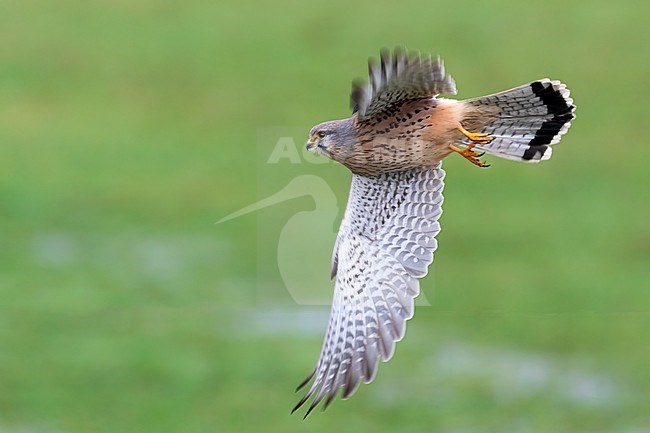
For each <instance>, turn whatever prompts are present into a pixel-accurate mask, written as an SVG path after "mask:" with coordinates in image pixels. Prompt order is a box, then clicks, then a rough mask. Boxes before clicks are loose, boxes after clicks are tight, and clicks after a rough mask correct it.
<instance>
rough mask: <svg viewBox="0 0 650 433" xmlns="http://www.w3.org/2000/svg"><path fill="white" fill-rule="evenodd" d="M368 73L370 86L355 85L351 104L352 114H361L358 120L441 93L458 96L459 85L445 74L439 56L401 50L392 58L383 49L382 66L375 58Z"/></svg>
mask: <svg viewBox="0 0 650 433" xmlns="http://www.w3.org/2000/svg"><path fill="white" fill-rule="evenodd" d="M368 73H369V75H370V83H368V84H365V83H362V82H358V81H355V82H353V83H352V93H351V95H350V101H351V105H352V107H353V109H352V110H353V112H357V111H358V112H359V120H365V119H368V118H370V117H372V116H374V115H376V114H378V113H382V112H384V111H387V110H389V109H390V107H392V106H394V105H399V104H402V103H404V102H406V101H412V100H416V99H421V98H427V97H431V96H433V95H438V94H441V93H451V94H456V83H454V80H453V78H451V76H449V75H445V68H444V66H443V64H442V60H440V57H436V58H435V59H431V57H430V56H421V55H420V53H419V52H413V53H409V54H407V53H406V52H405V51H404V50H402V49H400V48H395V51H393V53H392V55H391V53H390V52H389V51H388V50H386V49H384V50H382V51H381V59H380V61H379V64H377V63H376V62H375V61H374V60H373V59H370V60H369V61H368Z"/></svg>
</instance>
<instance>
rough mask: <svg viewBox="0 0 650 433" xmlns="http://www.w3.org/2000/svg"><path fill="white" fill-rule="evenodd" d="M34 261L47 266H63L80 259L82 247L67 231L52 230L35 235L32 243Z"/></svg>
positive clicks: (72, 263)
mask: <svg viewBox="0 0 650 433" xmlns="http://www.w3.org/2000/svg"><path fill="white" fill-rule="evenodd" d="M31 250H32V256H33V258H34V261H35V262H36V263H37V264H39V265H41V266H45V267H51V268H62V267H66V266H71V265H74V264H76V263H77V262H78V261H79V256H80V254H81V248H80V247H79V244H78V242H77V241H76V239H75V238H74V237H73V236H71V235H70V234H67V233H62V232H52V233H44V234H41V235H38V236H36V237H34V239H33V240H32V245H31Z"/></svg>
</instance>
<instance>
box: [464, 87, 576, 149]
mask: <svg viewBox="0 0 650 433" xmlns="http://www.w3.org/2000/svg"><path fill="white" fill-rule="evenodd" d="M463 102H464V103H465V104H467V105H466V107H465V113H466V115H465V119H464V120H463V121H462V123H463V126H464V127H465V129H467V130H470V131H473V132H483V133H486V134H488V135H489V136H491V137H493V140H492V141H490V142H489V143H487V144H475V147H474V149H475V150H481V151H484V152H486V153H488V154H491V155H494V156H498V157H500V158H505V159H510V160H514V161H523V162H539V161H545V160H547V159H549V158H550V157H551V152H552V151H551V148H550V146H551V145H553V144H556V143H558V142H559V141H560V138H561V136H562V135H564V134H565V133H566V132H567V130H568V129H569V126H571V120H572V119H574V118H575V115H574V114H573V112H574V111H575V106H574V105H573V99H571V98H570V97H569V89H567V88H566V86H565V85H564V84H562V83H560V82H559V81H555V80H549V79H548V78H544V79H541V80H537V81H534V82H532V83H530V84H525V85H523V86H519V87H516V88H514V89H510V90H506V91H504V92H500V93H495V94H494V95H489V96H483V97H480V98H475V99H468V100H466V101H463ZM462 144H465V145H468V144H469V140H468V139H465V141H464V142H462Z"/></svg>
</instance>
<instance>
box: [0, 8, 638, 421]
mask: <svg viewBox="0 0 650 433" xmlns="http://www.w3.org/2000/svg"><path fill="white" fill-rule="evenodd" d="M259 3H260V4H255V5H252V4H246V3H244V2H231V1H219V2H214V1H201V0H192V1H187V2H171V1H154V0H140V1H132V0H129V1H126V0H115V1H105V0H104V1H91V2H88V1H72V0H66V1H58V2H45V1H25V2H1V3H0V431H2V432H138V433H141V432H149V431H150V432H158V433H164V432H211V431H227V432H231V431H232V432H234V431H247V432H248V431H268V432H276V431H277V432H298V431H300V432H306V431H334V430H335V429H339V430H342V431H357V432H365V431H373V432H383V431H386V432H389V431H390V432H394V431H408V432H417V431H427V432H429V431H440V432H483V431H486V432H487V431H498V432H506V431H509V432H533V431H534V432H540V431H548V432H642V431H650V403H649V401H650V368H649V366H650V346H649V344H648V329H649V328H650V308H649V307H650V270H649V268H648V265H649V263H648V262H649V258H650V225H649V224H648V214H649V210H650V205H649V199H650V197H649V195H650V194H649V193H648V187H649V183H650V176H649V170H648V161H650V146H648V144H649V143H648V138H647V133H646V131H645V129H646V126H647V119H646V116H647V113H648V105H647V99H646V98H647V96H648V91H649V90H650V89H649V86H648V75H649V73H650V52H649V49H648V44H647V41H648V31H647V22H646V21H647V19H646V18H647V16H648V13H649V12H650V7H648V5H647V2H641V1H618V2H607V1H593V2H589V3H585V2H578V1H573V2H567V1H549V2H519V1H503V2H495V3H490V2H470V1H464V0H461V1H456V2H435V1H432V2H425V3H421V2H410V1H406V2H394V3H392V4H386V5H379V4H378V3H377V2H370V1H359V2H348V1H334V2H310V3H304V2H289V1H277V2H268V3H265V4H262V2H259ZM397 44H404V45H407V46H408V47H412V48H418V49H420V50H423V51H429V52H432V53H439V54H441V55H442V56H443V58H444V59H445V61H446V65H447V68H448V70H449V72H450V73H451V74H452V75H453V76H454V77H455V79H456V80H457V83H458V86H459V90H460V92H459V95H458V96H459V97H460V98H465V97H472V96H476V95H480V94H486V93H492V92H495V91H498V90H501V89H504V88H508V87H512V86H515V85H518V84H521V83H524V82H527V81H530V80H532V79H535V78H541V77H543V76H550V77H553V78H560V79H562V80H563V81H564V82H566V83H568V84H569V86H570V88H571V90H572V93H573V96H574V98H575V100H576V103H577V105H578V119H577V120H576V121H575V122H574V126H573V127H572V129H571V132H570V133H569V135H568V136H567V137H566V138H565V140H564V141H563V142H562V144H561V145H559V146H558V147H557V148H556V152H555V154H554V158H553V160H552V161H550V162H548V163H545V164H541V165H539V166H525V165H519V164H515V163H510V162H507V161H495V160H491V161H490V162H492V163H493V167H492V168H491V169H489V170H478V169H475V168H474V167H473V166H471V165H470V164H467V163H466V162H464V161H462V160H461V159H460V158H453V157H452V158H449V160H448V161H446V163H445V168H446V169H447V172H448V177H447V184H448V186H447V187H446V191H445V196H446V202H445V214H444V216H443V220H442V223H443V231H442V233H441V234H440V237H439V241H440V249H439V252H438V254H437V256H436V262H435V265H434V272H433V273H432V275H430V276H429V277H427V278H426V279H425V280H424V281H423V284H422V285H423V290H424V293H425V294H426V296H427V298H428V299H429V300H430V301H431V302H432V304H433V305H432V306H431V307H422V308H418V311H417V314H416V319H415V320H413V321H412V322H411V323H410V325H409V332H408V338H406V339H405V341H404V342H402V343H400V344H399V346H398V349H397V354H396V357H395V358H394V360H392V361H391V363H390V364H388V365H383V366H381V368H380V372H379V375H378V378H377V381H376V382H375V383H374V384H372V385H371V386H365V387H362V388H361V389H360V390H359V391H358V393H357V395H356V396H355V397H354V398H353V399H351V400H350V401H347V402H344V403H341V402H338V403H336V404H334V405H333V406H332V407H331V408H330V409H329V410H328V411H327V412H326V413H325V414H320V413H316V414H314V415H313V416H311V417H310V418H309V419H308V420H307V421H305V422H303V421H301V420H300V417H298V416H295V415H294V416H289V409H290V408H291V407H292V406H293V404H294V402H295V401H296V397H297V396H295V395H294V394H292V389H293V387H294V386H295V385H296V384H297V383H298V382H299V381H300V380H301V379H302V377H303V375H304V374H306V373H307V372H308V371H310V369H311V367H312V363H313V362H314V361H315V360H316V356H317V354H318V350H319V348H320V344H321V338H322V332H324V327H325V322H326V314H327V313H326V308H324V307H306V306H301V305H296V303H295V302H294V301H293V300H292V299H291V297H290V296H288V294H287V293H286V290H283V288H282V284H281V279H280V277H279V275H278V269H277V267H278V265H277V261H276V258H275V257H274V256H273V254H267V253H265V252H267V251H271V252H272V251H273V248H274V245H275V244H276V243H277V239H278V236H279V232H280V229H281V228H282V222H281V221H282V219H283V218H284V220H285V221H286V219H287V218H289V217H291V216H292V215H293V214H294V213H295V212H297V211H300V210H308V209H310V207H313V204H310V202H309V200H307V199H304V198H301V199H298V200H292V201H291V202H289V203H287V204H286V205H283V206H279V207H277V208H273V209H266V210H263V211H260V212H259V213H258V214H257V215H250V216H246V217H243V218H241V219H238V220H234V221H231V222H229V223H228V224H222V225H216V226H215V225H214V224H213V223H214V221H216V220H218V219H220V218H221V217H223V216H224V215H226V214H228V213H230V212H232V211H234V210H236V209H239V208H241V207H243V206H246V205H248V204H250V203H253V202H254V201H255V200H257V199H258V198H260V197H263V196H265V195H268V193H269V192H273V191H277V190H279V189H280V188H282V187H283V185H285V184H286V183H287V181H288V180H290V179H291V178H293V177H295V175H297V174H299V173H310V172H313V173H316V174H318V175H319V176H322V177H323V178H324V179H326V180H327V181H328V183H329V184H330V185H331V187H332V189H333V190H334V191H335V192H336V194H337V197H338V199H339V206H341V204H342V203H343V202H344V200H345V197H346V192H347V184H348V181H349V174H348V173H347V172H346V171H345V170H344V169H343V168H341V167H337V166H335V165H334V164H324V165H315V164H301V165H291V164H285V165H282V166H280V165H278V166H270V165H264V164H262V163H260V161H262V160H263V158H264V157H265V156H266V155H268V154H269V152H270V150H269V149H268V147H267V146H266V144H265V143H266V141H264V140H260V138H259V132H260V131H267V130H268V128H278V130H282V129H283V128H285V127H286V128H289V127H291V128H294V129H292V130H295V129H298V130H301V131H304V132H303V134H306V131H307V130H308V128H309V127H310V126H311V125H313V124H315V123H318V122H320V121H323V120H326V119H330V118H338V117H344V116H347V115H348V114H347V113H348V111H347V101H348V91H349V82H350V80H351V78H353V77H356V76H363V74H364V73H365V59H366V58H367V57H368V56H370V55H376V54H377V52H378V49H379V48H380V47H381V46H394V45H397ZM287 125H288V126H287ZM303 139H304V136H298V137H297V138H296V140H303ZM339 213H340V212H339ZM267 222H268V224H267ZM260 227H262V228H263V229H262V230H260ZM327 229H328V230H323V228H322V227H318V226H317V225H314V227H311V235H313V236H317V237H318V236H321V238H322V240H323V242H324V244H325V245H328V244H329V247H328V248H331V241H332V236H333V233H330V232H331V231H332V230H331V228H330V227H327ZM324 231H326V232H327V233H323V232H324ZM319 233H323V234H322V235H319ZM299 241H300V240H299ZM274 242H275V243H274ZM269 245H271V247H269ZM269 248H270V249H269ZM314 249H316V248H314ZM321 249H322V248H320V247H319V249H318V251H314V253H313V254H314V256H313V257H312V256H307V257H305V262H316V259H315V257H316V255H317V254H320V250H321ZM325 253H326V255H327V256H329V249H328V250H327V251H325ZM318 257H320V256H318ZM318 263H320V259H319V260H318ZM326 265H327V263H323V269H324V271H323V273H322V274H318V275H314V276H313V279H314V281H315V282H318V284H322V285H323V287H327V286H328V282H327V275H326V274H327V270H326ZM296 266H299V264H296ZM326 290H329V289H326ZM325 296H326V297H329V296H330V295H329V293H326V295H325Z"/></svg>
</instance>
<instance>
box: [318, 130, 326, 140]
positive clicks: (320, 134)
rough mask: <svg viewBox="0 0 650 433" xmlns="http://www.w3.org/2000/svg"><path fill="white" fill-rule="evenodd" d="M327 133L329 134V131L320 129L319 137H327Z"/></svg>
mask: <svg viewBox="0 0 650 433" xmlns="http://www.w3.org/2000/svg"><path fill="white" fill-rule="evenodd" d="M326 135H327V133H326V132H325V131H318V137H319V138H325V136H326Z"/></svg>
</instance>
